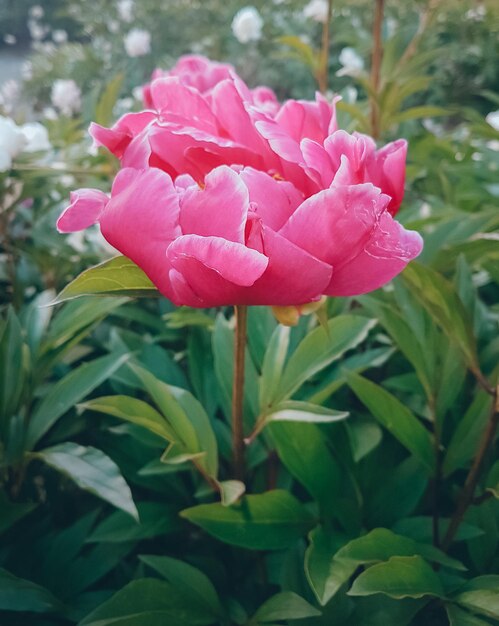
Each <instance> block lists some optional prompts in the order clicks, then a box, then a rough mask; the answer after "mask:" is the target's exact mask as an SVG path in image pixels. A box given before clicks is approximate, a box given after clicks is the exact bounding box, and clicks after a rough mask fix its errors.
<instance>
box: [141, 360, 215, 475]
mask: <svg viewBox="0 0 499 626" xmlns="http://www.w3.org/2000/svg"><path fill="white" fill-rule="evenodd" d="M129 367H130V368H131V370H132V371H133V372H134V374H136V376H137V377H138V379H139V381H140V382H141V385H142V387H143V388H144V389H145V390H146V391H147V393H148V394H149V395H150V396H151V398H152V399H153V400H154V402H155V404H156V406H157V407H158V409H159V410H160V411H161V413H162V414H163V415H164V417H165V419H166V420H167V422H168V424H170V427H171V430H172V431H173V433H174V435H175V439H174V441H175V442H176V444H177V447H179V448H180V450H181V451H182V452H183V453H185V454H188V455H190V456H191V458H192V455H195V458H198V460H199V464H200V465H201V466H202V467H203V468H204V469H205V470H206V471H207V472H208V474H209V475H210V476H212V477H214V478H216V476H217V473H218V446H217V440H216V438H215V433H214V432H213V428H212V426H211V422H210V418H209V417H208V415H207V414H206V411H205V410H204V409H203V407H202V406H201V404H200V403H199V402H198V401H197V400H196V399H195V398H194V396H193V395H192V394H191V393H189V392H188V391H186V390H185V389H180V388H179V387H173V386H172V385H167V384H166V383H164V382H163V381H161V380H159V379H157V378H156V377H155V376H153V375H152V374H151V373H150V372H148V371H147V370H146V369H144V368H142V367H140V366H138V365H136V364H133V363H130V364H129ZM199 453H204V454H203V456H202V457H198V454H199Z"/></svg>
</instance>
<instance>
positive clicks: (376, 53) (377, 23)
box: [371, 0, 385, 139]
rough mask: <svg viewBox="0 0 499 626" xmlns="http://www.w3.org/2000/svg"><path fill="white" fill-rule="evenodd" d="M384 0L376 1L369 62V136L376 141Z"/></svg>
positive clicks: (378, 124) (378, 130)
mask: <svg viewBox="0 0 499 626" xmlns="http://www.w3.org/2000/svg"><path fill="white" fill-rule="evenodd" d="M384 9H385V0H376V4H375V8H374V21H373V49H372V61H371V88H372V91H373V95H372V96H371V135H372V136H373V138H374V139H378V138H379V135H380V132H381V128H380V109H379V92H380V83H381V61H382V60H383V38H382V29H383V13H384Z"/></svg>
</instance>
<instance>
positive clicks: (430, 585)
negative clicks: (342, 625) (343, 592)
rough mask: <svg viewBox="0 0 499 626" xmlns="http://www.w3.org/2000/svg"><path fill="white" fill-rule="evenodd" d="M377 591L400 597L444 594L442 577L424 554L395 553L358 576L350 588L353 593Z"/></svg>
mask: <svg viewBox="0 0 499 626" xmlns="http://www.w3.org/2000/svg"><path fill="white" fill-rule="evenodd" d="M374 593H383V594H385V595H387V596H389V597H390V598H396V599H401V598H421V597H423V596H427V595H430V596H436V597H439V598H441V597H443V596H444V590H443V587H442V583H441V582H440V579H439V578H438V576H437V575H436V574H435V572H434V571H433V569H432V568H431V567H430V565H428V563H427V562H426V561H425V560H424V559H422V558H421V557H420V556H394V557H392V558H391V559H390V560H388V561H386V562H384V563H378V564H377V565H373V566H372V567H369V568H368V569H367V570H365V571H364V572H362V574H360V576H358V577H357V578H356V579H355V581H354V583H353V585H352V587H351V589H350V591H349V592H348V594H349V595H351V596H369V595H372V594H374Z"/></svg>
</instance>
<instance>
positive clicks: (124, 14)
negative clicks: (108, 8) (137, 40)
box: [116, 0, 135, 22]
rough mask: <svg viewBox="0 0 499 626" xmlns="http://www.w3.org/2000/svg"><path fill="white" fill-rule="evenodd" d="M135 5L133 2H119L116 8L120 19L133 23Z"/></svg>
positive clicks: (130, 0)
mask: <svg viewBox="0 0 499 626" xmlns="http://www.w3.org/2000/svg"><path fill="white" fill-rule="evenodd" d="M134 8H135V3H134V1H133V0H119V1H118V4H117V6H116V9H117V11H118V15H119V16H120V19H122V20H123V21H124V22H133V10H134Z"/></svg>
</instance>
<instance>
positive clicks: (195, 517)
mask: <svg viewBox="0 0 499 626" xmlns="http://www.w3.org/2000/svg"><path fill="white" fill-rule="evenodd" d="M181 516H182V517H185V518H186V519H188V520H189V521H190V522H192V523H193V524H196V525H198V526H200V527H201V528H203V529H204V530H205V531H206V532H207V533H209V534H210V535H213V536H214V537H216V538H217V539H220V540H221V541H224V542H225V543H229V544H232V545H236V546H241V547H243V548H251V549H253V550H280V549H284V548H287V547H289V546H291V545H293V544H294V543H295V542H296V541H297V539H299V538H300V537H302V536H303V535H304V534H305V533H306V532H307V531H308V530H309V529H310V528H311V526H313V523H314V518H313V516H312V515H311V514H310V513H309V512H308V511H307V509H306V508H305V507H304V506H303V505H302V504H301V503H300V502H299V501H298V500H297V499H296V498H295V497H294V496H292V495H291V494H290V493H288V492H287V491H282V490H277V489H276V490H274V491H267V492H266V493H262V494H258V495H251V496H244V497H243V498H242V499H241V501H240V502H239V503H238V504H234V505H232V506H229V507H226V506H223V505H222V504H218V503H216V504H200V505H198V506H194V507H191V508H190V509H185V510H184V511H182V512H181Z"/></svg>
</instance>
